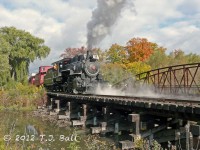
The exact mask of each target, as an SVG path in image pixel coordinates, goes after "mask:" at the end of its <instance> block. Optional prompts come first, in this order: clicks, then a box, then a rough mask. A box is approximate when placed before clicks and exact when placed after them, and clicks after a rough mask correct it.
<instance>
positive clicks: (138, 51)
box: [126, 38, 153, 62]
mask: <svg viewBox="0 0 200 150" xmlns="http://www.w3.org/2000/svg"><path fill="white" fill-rule="evenodd" d="M126 49H127V52H128V54H129V61H130V62H135V61H142V62H143V61H145V60H147V59H148V58H149V57H150V56H151V54H152V53H153V47H152V43H151V42H148V40H147V39H145V38H132V39H131V40H129V41H128V42H127V46H126Z"/></svg>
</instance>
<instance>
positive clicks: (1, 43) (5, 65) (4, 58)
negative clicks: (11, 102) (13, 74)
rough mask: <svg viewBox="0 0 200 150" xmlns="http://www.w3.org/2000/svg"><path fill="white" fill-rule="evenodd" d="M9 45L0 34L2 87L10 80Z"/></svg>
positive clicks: (0, 84)
mask: <svg viewBox="0 0 200 150" xmlns="http://www.w3.org/2000/svg"><path fill="white" fill-rule="evenodd" d="M10 51H11V48H10V45H9V43H8V42H6V40H5V39H4V38H3V35H2V34H0V56H1V57H0V86H2V85H4V84H5V83H6V82H7V81H8V80H9V78H10V72H9V70H10V65H9V59H8V57H9V53H10Z"/></svg>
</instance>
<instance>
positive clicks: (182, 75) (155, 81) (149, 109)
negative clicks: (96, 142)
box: [47, 63, 200, 150]
mask: <svg viewBox="0 0 200 150" xmlns="http://www.w3.org/2000/svg"><path fill="white" fill-rule="evenodd" d="M199 67H200V63H195V64H184V65H177V66H170V67H165V68H159V69H155V70H151V71H148V72H144V73H141V74H138V75H136V81H137V82H138V81H140V85H142V86H147V85H148V86H150V87H151V89H152V90H153V91H154V92H155V93H157V94H160V95H157V96H156V97H150V96H148V95H145V94H146V93H145V92H146V91H145V90H144V91H143V93H144V96H139V97H138V96H134V95H131V96H130V95H129V96H127V95H123V96H113V95H90V94H88V95H71V94H65V93H58V92H48V93H47V95H48V104H49V106H50V107H49V108H50V115H57V116H58V119H65V120H69V121H71V125H72V126H82V127H86V126H87V127H90V128H91V133H92V134H96V133H98V134H108V133H113V134H117V135H119V134H122V133H129V135H130V136H126V138H127V139H118V140H119V141H120V142H119V145H120V147H121V148H122V149H130V148H133V147H134V145H133V142H132V141H133V140H136V139H137V138H140V137H142V138H144V139H148V141H149V143H150V144H151V143H152V141H153V139H155V140H156V141H158V142H159V143H161V144H163V145H164V146H168V147H170V144H169V143H172V145H175V146H176V147H177V149H178V148H179V149H187V150H189V149H193V148H194V149H195V148H197V149H198V148H200V146H199V145H198V144H199V140H200V125H199V123H200V122H199V121H200V96H199V94H200V84H199V83H200V71H199ZM127 81H128V82H129V80H124V81H123V82H121V83H120V84H118V85H127V84H126V83H127ZM125 88H126V86H125ZM125 88H123V90H124V89H125ZM129 92H130V91H129ZM169 95H170V96H169ZM180 95H181V96H180ZM183 95H184V96H183ZM52 110H53V111H52Z"/></svg>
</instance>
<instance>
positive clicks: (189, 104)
mask: <svg viewBox="0 0 200 150" xmlns="http://www.w3.org/2000/svg"><path fill="white" fill-rule="evenodd" d="M47 95H49V96H51V97H55V98H56V97H57V98H61V99H67V100H70V101H72V100H73V101H76V102H80V103H97V104H103V105H108V106H113V107H119V108H120V109H123V108H124V109H127V108H128V109H129V110H131V109H134V110H135V109H136V108H138V109H145V110H147V111H148V110H153V111H160V110H162V111H163V112H170V113H175V112H176V113H183V114H192V115H200V99H198V98H196V99H192V98H190V97H188V98H184V99H183V98H178V97H175V98H164V97H158V98H153V97H152V98H149V97H130V96H109V95H71V94H63V93H53V92H48V93H47Z"/></svg>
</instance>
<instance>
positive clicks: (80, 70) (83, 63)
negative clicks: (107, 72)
mask: <svg viewBox="0 0 200 150" xmlns="http://www.w3.org/2000/svg"><path fill="white" fill-rule="evenodd" d="M98 59H99V57H98V55H96V54H89V51H88V52H87V54H83V55H76V56H74V57H73V58H64V59H61V60H59V61H56V62H54V63H52V65H53V67H52V68H50V69H49V70H48V71H47V73H46V76H45V77H44V87H45V88H46V89H47V90H49V91H64V92H66V93H74V94H77V93H88V92H93V90H94V88H95V87H96V86H97V84H98V83H101V82H102V75H101V74H100V72H99V71H100V66H99V63H98Z"/></svg>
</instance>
